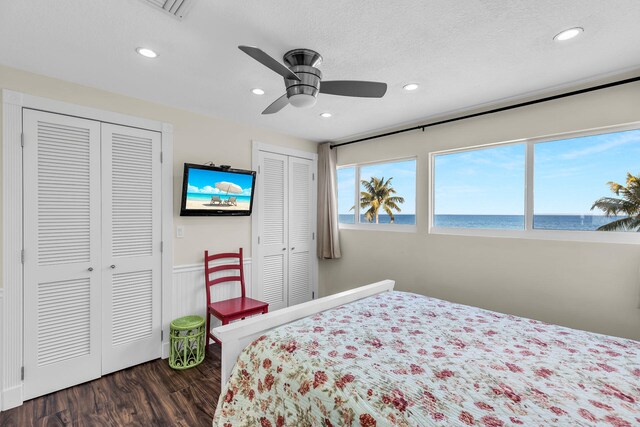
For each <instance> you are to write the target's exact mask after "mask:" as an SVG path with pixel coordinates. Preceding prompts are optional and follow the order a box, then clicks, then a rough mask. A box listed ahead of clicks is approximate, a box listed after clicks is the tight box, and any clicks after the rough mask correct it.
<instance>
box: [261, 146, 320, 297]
mask: <svg viewBox="0 0 640 427" xmlns="http://www.w3.org/2000/svg"><path fill="white" fill-rule="evenodd" d="M251 149H252V150H251V169H253V170H254V171H257V170H258V166H259V164H260V159H259V156H258V154H259V152H260V151H268V152H270V153H275V154H282V155H285V156H293V157H300V158H302V159H309V160H311V161H313V170H314V171H313V173H314V174H315V179H317V175H318V154H317V153H313V152H311V151H303V150H297V149H294V148H288V147H282V146H280V145H271V144H265V143H262V142H259V141H255V140H253V141H251ZM258 179H259V177H258ZM315 182H316V183H315V184H314V187H313V194H312V196H311V200H312V201H313V213H312V218H311V221H312V222H311V223H312V224H313V228H312V231H313V233H315V234H314V236H315V238H314V239H313V242H312V243H311V256H312V257H313V262H312V263H311V265H312V268H313V272H312V277H313V293H314V295H315V298H317V297H318V257H317V246H316V239H317V238H318V230H317V228H318V225H317V224H318V220H317V215H318V209H317V207H318V184H317V181H315ZM256 188H257V186H256ZM258 200H259V198H257V197H255V195H254V199H253V203H254V205H253V214H252V215H251V259H252V260H254V262H252V263H251V269H252V270H251V280H253V281H254V285H253V292H256V283H257V282H256V281H257V280H258V279H257V278H258V277H260V276H259V271H258V268H259V267H260V263H259V262H256V261H255V260H258V232H259V230H260V224H259V218H258V215H257V214H256V213H257V212H258V209H257V207H256V205H255V203H256V201H258Z"/></svg>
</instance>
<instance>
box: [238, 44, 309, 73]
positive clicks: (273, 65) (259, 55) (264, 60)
mask: <svg viewBox="0 0 640 427" xmlns="http://www.w3.org/2000/svg"><path fill="white" fill-rule="evenodd" d="M238 49H240V50H241V51H243V52H244V53H246V54H247V55H249V56H250V57H252V58H253V59H255V60H256V61H258V62H259V63H261V64H262V65H264V66H265V67H267V68H270V69H272V70H273V71H275V72H276V73H278V74H280V75H281V76H282V77H284V78H286V79H291V80H297V81H300V77H298V76H297V75H296V73H294V72H293V71H291V70H290V69H288V68H287V67H285V66H284V65H283V64H281V63H280V62H278V61H276V60H275V59H273V58H272V57H271V56H269V55H268V54H267V53H265V52H264V51H263V50H261V49H258V48H257V47H253V46H238Z"/></svg>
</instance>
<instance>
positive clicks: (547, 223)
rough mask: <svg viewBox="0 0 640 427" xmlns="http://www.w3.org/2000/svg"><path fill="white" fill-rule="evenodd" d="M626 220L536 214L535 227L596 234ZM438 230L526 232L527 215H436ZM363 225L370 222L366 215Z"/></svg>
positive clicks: (385, 219)
mask: <svg viewBox="0 0 640 427" xmlns="http://www.w3.org/2000/svg"><path fill="white" fill-rule="evenodd" d="M622 218H624V217H605V216H602V215H535V216H534V217H533V227H534V228H536V229H539V230H573V231H592V230H596V229H597V228H598V227H600V226H602V225H604V224H608V223H609V222H613V221H615V220H618V219H622ZM354 220H355V218H354V216H353V215H351V214H340V223H342V224H353V223H354V222H355V221H354ZM433 221H434V225H435V226H436V227H450V228H488V229H497V230H523V229H524V215H435V216H434V219H433ZM360 222H367V221H366V220H365V218H364V215H361V216H360ZM379 222H380V223H381V224H389V222H390V221H389V216H388V215H380V217H379ZM394 223H395V224H415V223H416V217H415V215H395V221H394Z"/></svg>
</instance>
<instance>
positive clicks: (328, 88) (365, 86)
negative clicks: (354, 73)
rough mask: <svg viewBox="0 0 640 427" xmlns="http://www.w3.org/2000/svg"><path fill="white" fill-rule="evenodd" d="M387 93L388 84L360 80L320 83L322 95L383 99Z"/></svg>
mask: <svg viewBox="0 0 640 427" xmlns="http://www.w3.org/2000/svg"><path fill="white" fill-rule="evenodd" d="M386 92H387V84H386V83H379V82H365V81H359V80H331V81H328V82H324V81H323V82H321V83H320V93H326V94H329V95H340V96H357V97H360V98H382V97H383V96H384V94H385V93H386Z"/></svg>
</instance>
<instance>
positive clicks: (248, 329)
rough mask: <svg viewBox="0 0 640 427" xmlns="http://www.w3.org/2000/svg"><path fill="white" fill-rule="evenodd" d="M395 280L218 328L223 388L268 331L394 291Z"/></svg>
mask: <svg viewBox="0 0 640 427" xmlns="http://www.w3.org/2000/svg"><path fill="white" fill-rule="evenodd" d="M395 283H396V282H395V281H393V280H383V281H381V282H376V283H372V284H370V285H365V286H360V287H359V288H355V289H351V290H348V291H345V292H341V293H339V294H334V295H329V296H327V297H323V298H318V299H317V300H313V301H309V302H305V303H302V304H298V305H294V306H292V307H287V308H283V309H281V310H277V311H273V312H271V313H267V314H261V315H259V316H255V317H251V318H249V319H246V320H240V321H238V322H234V323H230V324H228V325H224V326H219V327H217V328H214V329H213V335H215V337H216V338H218V339H219V340H220V341H221V342H222V372H221V375H220V379H221V381H222V387H224V386H225V384H226V383H227V381H228V380H229V377H230V376H231V370H232V369H233V367H234V365H235V364H236V360H238V356H240V353H241V352H242V350H244V348H245V347H246V346H247V345H249V344H250V343H251V342H253V340H255V339H256V338H258V337H259V336H261V335H263V334H264V333H265V332H267V331H269V330H271V329H275V328H277V327H278V326H281V325H285V324H287V323H290V322H293V321H295V320H298V319H302V318H303V317H307V316H311V315H313V314H316V313H319V312H321V311H325V310H329V309H331V308H334V307H339V306H341V305H344V304H347V303H350V302H353V301H356V300H359V299H362V298H366V297H370V296H372V295H376V294H379V293H382V292H389V291H392V290H393V287H394V286H395Z"/></svg>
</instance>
